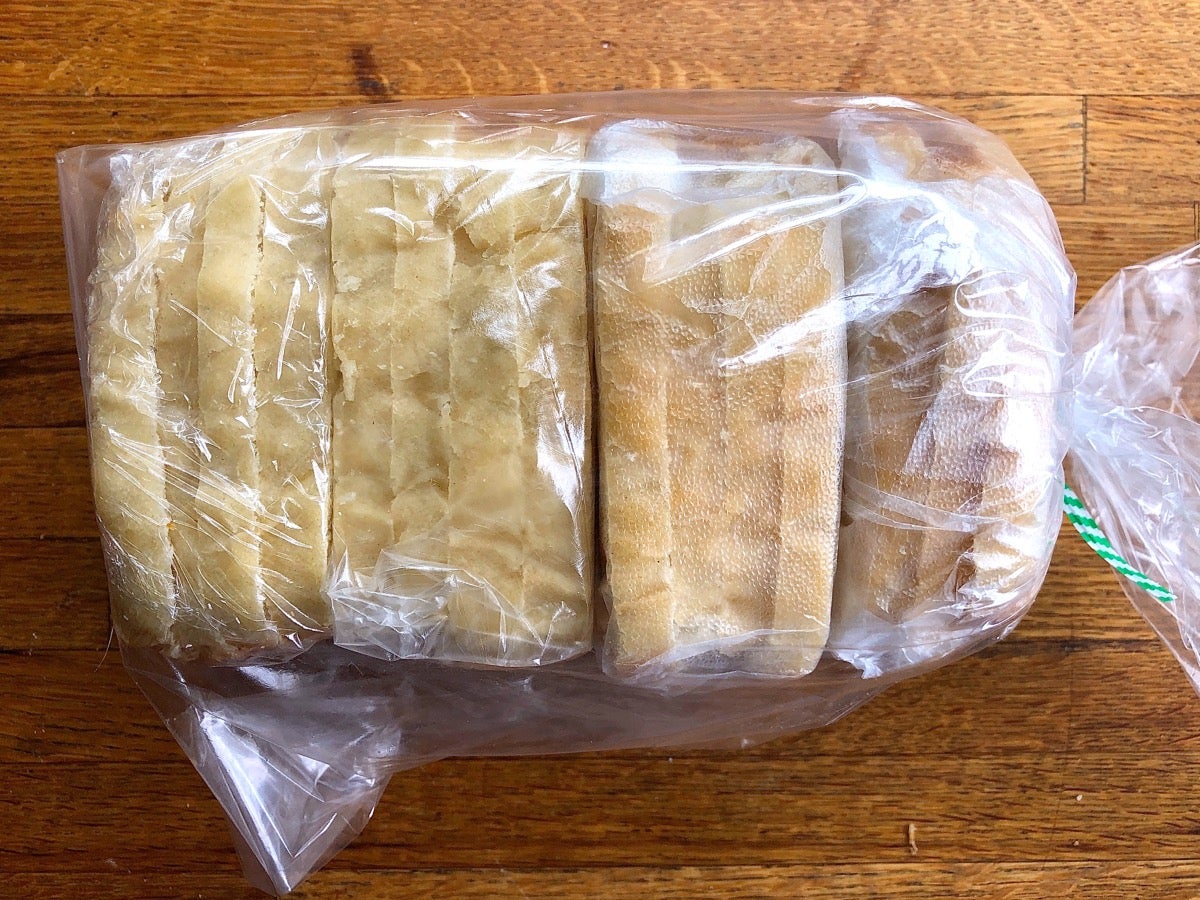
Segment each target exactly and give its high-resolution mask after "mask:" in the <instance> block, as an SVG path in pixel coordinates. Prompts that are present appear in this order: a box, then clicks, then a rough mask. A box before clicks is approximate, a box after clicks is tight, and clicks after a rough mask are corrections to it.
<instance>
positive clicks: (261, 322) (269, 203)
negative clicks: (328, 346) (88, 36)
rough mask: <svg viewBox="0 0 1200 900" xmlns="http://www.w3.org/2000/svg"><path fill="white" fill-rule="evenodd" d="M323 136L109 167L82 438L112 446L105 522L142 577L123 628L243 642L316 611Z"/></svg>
mask: <svg viewBox="0 0 1200 900" xmlns="http://www.w3.org/2000/svg"><path fill="white" fill-rule="evenodd" d="M318 140H319V138H318V137H317V136H316V135H314V134H309V133H304V132H295V131H293V132H286V131H285V132H281V133H278V134H275V135H271V136H269V137H253V138H242V139H238V140H234V139H229V140H224V141H223V140H220V139H205V140H199V141H196V142H193V143H191V144H189V145H188V146H187V148H186V152H178V151H177V152H175V153H173V154H171V155H167V154H162V155H158V154H149V155H148V156H146V157H143V158H141V159H139V160H137V161H136V162H134V163H132V164H130V165H129V166H128V167H127V168H126V169H125V171H124V172H122V173H120V174H119V175H118V177H117V178H116V179H115V180H114V185H113V190H112V191H111V193H110V199H109V202H108V204H107V216H106V218H107V223H108V224H107V226H106V227H105V229H104V230H103V233H102V235H101V237H100V240H99V246H98V257H99V259H100V260H102V261H103V264H102V265H100V266H98V267H97V270H96V276H95V278H94V279H93V291H94V296H95V297H96V304H95V309H96V311H97V313H98V316H97V317H96V318H93V319H92V320H91V321H90V322H89V331H88V333H89V338H90V343H89V346H90V348H92V352H91V353H90V355H89V359H90V360H91V361H93V364H92V365H91V366H90V369H91V373H92V374H91V379H90V382H89V400H90V404H89V406H90V410H91V412H90V416H91V423H92V429H91V430H92V433H93V435H98V436H100V437H101V439H102V440H105V441H106V442H107V441H111V442H112V446H113V447H114V450H113V451H111V452H105V451H104V450H103V449H98V452H97V453H96V456H95V459H96V468H97V471H98V473H99V474H98V477H97V491H96V493H97V502H98V507H99V508H100V510H101V517H102V522H104V524H105V533H106V535H107V538H108V539H109V540H112V541H114V542H115V543H116V544H118V545H120V544H121V543H122V542H123V541H132V542H133V546H132V547H131V549H130V551H129V552H130V553H131V554H136V555H137V558H138V559H140V560H142V561H143V562H142V564H141V565H140V566H137V567H131V566H125V567H123V568H124V570H125V571H126V572H128V573H129V577H130V578H131V579H132V580H133V581H134V582H135V584H136V586H131V588H130V589H129V590H128V591H125V590H122V591H120V592H114V597H113V603H114V623H115V624H116V626H117V628H118V632H119V633H120V634H121V635H122V637H123V639H125V640H126V641H127V642H128V643H130V644H132V645H135V646H138V645H150V646H157V647H161V648H163V649H166V650H168V651H169V652H172V653H175V654H178V655H180V656H182V657H203V658H209V659H235V658H245V657H246V656H249V655H253V654H255V653H258V652H260V651H264V650H270V649H271V648H272V647H274V646H275V645H276V644H278V643H279V642H280V641H283V640H286V641H290V642H291V643H292V644H294V645H295V646H300V645H301V644H302V643H303V642H304V641H305V640H306V638H307V637H308V636H309V635H312V634H314V633H321V632H322V631H323V630H324V629H326V628H327V627H328V613H327V612H326V611H325V608H326V606H327V604H326V603H325V601H324V600H323V599H322V598H321V582H322V580H323V578H324V570H325V560H326V545H327V539H326V527H325V520H326V511H327V507H328V490H327V475H326V474H325V473H326V471H327V463H326V462H325V459H326V455H327V443H328V427H327V424H326V423H327V419H328V413H327V401H326V389H325V371H324V359H323V350H322V347H323V344H324V334H325V324H324V316H325V314H326V309H327V306H328V299H329V295H328V289H327V285H326V283H325V281H327V278H323V276H322V272H327V270H328V264H327V263H325V264H324V265H323V264H322V256H321V249H320V248H321V247H323V246H324V245H325V243H326V239H325V238H324V236H323V235H324V230H325V225H326V217H325V215H324V214H323V213H322V212H321V211H320V210H319V206H318V208H316V209H314V207H313V204H314V200H315V198H318V197H319V195H320V190H319V188H318V187H317V186H316V185H315V184H314V180H315V179H316V178H318V177H319V176H317V175H314V174H313V172H314V166H313V159H314V147H315V146H316V142H317V141H318ZM318 171H319V169H318ZM134 241H136V242H137V243H136V246H134V245H133V242H134ZM131 250H132V251H133V252H130V251H131ZM101 317H103V318H101ZM118 320H122V321H124V322H127V323H136V330H133V331H125V329H123V328H122V327H120V326H118V325H117V321H118ZM117 340H127V341H136V342H137V346H138V348H139V352H138V353H136V354H134V353H132V352H131V349H132V348H129V347H120V348H112V347H110V345H111V344H112V342H114V341H117ZM131 361H136V362H137V363H138V370H137V371H136V372H135V371H133V370H131V369H130V367H129V364H130V362H131ZM135 376H136V379H135ZM114 378H120V379H121V380H122V381H123V383H124V384H125V385H126V390H127V393H126V396H125V399H124V400H123V401H121V400H120V399H119V398H116V397H113V396H112V387H113V380H114ZM260 386H262V387H260ZM129 387H133V388H134V390H129ZM264 388H265V390H264ZM260 394H261V397H260ZM260 419H261V424H260ZM94 440H95V438H94ZM114 466H117V467H119V469H120V472H119V473H118V472H114V471H113V467H114ZM150 504H153V506H154V508H155V509H157V510H158V514H157V515H155V516H153V517H152V516H150V515H148V514H147V511H148V508H149V507H148V505H150ZM134 510H137V511H138V512H137V523H136V524H133V523H131V524H129V525H127V524H125V523H124V521H123V520H124V519H125V518H128V517H129V516H130V514H131V513H133V512H134ZM110 523H112V524H111V525H110ZM151 523H152V524H153V534H151V533H149V532H150V528H149V527H148V526H149V525H150V524H151ZM139 531H141V532H146V533H144V534H139ZM151 554H152V555H151ZM137 568H140V569H141V571H140V572H138V573H136V574H135V573H134V569H137ZM122 583H124V582H122ZM151 614H152V615H153V617H154V620H153V622H152V623H151V622H150V621H148V617H149V616H150V615H151Z"/></svg>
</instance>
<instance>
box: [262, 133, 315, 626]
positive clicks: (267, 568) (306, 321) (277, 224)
mask: <svg viewBox="0 0 1200 900" xmlns="http://www.w3.org/2000/svg"><path fill="white" fill-rule="evenodd" d="M270 141H271V144H272V145H273V146H272V149H271V152H270V153H269V154H268V155H267V158H266V159H265V160H264V162H263V164H262V167H261V177H260V179H259V184H260V186H261V189H262V201H263V239H262V258H261V260H260V262H259V270H258V276H257V278H256V280H255V284H254V351H253V355H254V378H255V393H256V395H257V401H258V408H257V410H256V426H257V427H256V432H255V443H256V447H257V451H258V467H259V478H258V481H259V502H260V503H261V508H260V510H259V511H258V531H259V534H260V535H261V540H262V544H261V547H260V551H259V552H260V566H261V568H262V590H263V606H264V609H265V611H266V613H267V616H268V618H269V619H270V620H271V621H272V622H274V623H275V625H276V627H277V628H278V629H279V631H280V633H281V635H283V636H284V637H285V638H286V639H287V640H288V641H290V642H291V643H293V644H302V643H303V642H304V641H306V640H308V639H311V638H313V637H317V636H322V635H325V634H328V632H329V630H330V627H331V625H332V622H331V617H330V610H329V601H328V598H326V597H325V596H324V583H325V576H326V569H327V567H328V562H329V541H330V534H329V526H330V507H329V504H330V484H329V482H330V467H331V459H330V440H331V426H332V422H331V418H332V414H331V410H330V389H329V387H330V385H329V382H330V360H329V359H328V356H329V315H330V306H331V304H332V300H333V272H332V268H331V264H330V232H329V224H330V215H329V193H330V178H331V175H332V161H333V154H334V150H335V147H334V132H333V130H332V129H328V128H315V129H302V130H295V131H289V132H285V133H284V134H282V135H280V136H278V137H277V138H272V139H270Z"/></svg>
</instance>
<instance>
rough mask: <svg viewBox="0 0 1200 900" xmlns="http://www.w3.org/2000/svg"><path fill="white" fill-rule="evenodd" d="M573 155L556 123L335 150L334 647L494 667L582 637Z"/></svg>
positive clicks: (587, 493)
mask: <svg viewBox="0 0 1200 900" xmlns="http://www.w3.org/2000/svg"><path fill="white" fill-rule="evenodd" d="M582 146H583V145H582V141H581V139H580V137H579V136H577V135H573V134H572V133H571V132H570V131H569V130H553V129H549V128H544V127H518V128H491V127H487V126H480V125H470V124H467V123H461V122H455V120H454V118H453V117H451V116H431V117H425V118H419V119H418V118H415V117H414V118H412V119H409V120H405V119H398V120H392V121H389V122H384V123H379V124H375V125H370V126H365V127H362V128H359V129H356V130H354V131H352V132H351V133H350V134H349V135H348V136H347V138H346V144H345V147H344V149H343V152H344V155H345V160H346V162H345V164H344V165H343V166H341V167H340V168H339V169H338V171H337V172H336V173H335V175H334V189H333V193H334V200H333V208H334V213H333V223H334V224H333V246H334V251H333V252H334V257H335V260H334V266H335V270H336V271H337V277H338V294H337V298H336V300H335V303H334V318H335V326H334V350H335V354H336V357H337V361H338V365H339V367H340V370H341V373H342V379H341V385H342V386H341V390H340V391H339V392H338V394H337V395H336V396H335V398H334V420H335V421H334V439H335V448H334V457H335V459H337V460H339V461H341V462H342V464H341V467H340V469H339V470H338V474H337V475H336V476H335V488H334V509H333V516H334V524H333V532H334V554H335V563H336V564H337V565H338V566H339V567H340V571H339V572H338V574H337V575H336V576H335V579H334V582H333V584H332V586H331V596H332V598H333V605H334V614H335V616H336V617H337V635H338V641H339V642H340V643H342V644H343V645H346V646H353V647H356V648H358V649H360V650H361V651H363V652H368V653H379V654H384V655H389V656H397V657H414V656H429V657H437V658H441V659H461V660H465V661H473V662H485V663H491V664H496V665H533V664H540V663H549V662H555V661H557V660H561V659H565V658H568V657H571V656H575V655H578V654H579V653H582V652H586V651H587V650H588V649H589V648H590V646H591V629H592V619H591V585H590V582H591V549H590V542H591V537H590V535H591V528H592V525H591V518H592V513H591V508H592V501H591V484H592V475H591V457H590V450H589V448H588V427H589V425H588V409H587V407H588V403H589V399H590V384H589V381H590V379H589V358H588V350H587V335H586V323H587V314H586V306H585V295H586V290H585V281H584V279H585V274H586V268H585V265H584V259H583V256H584V241H583V212H582V201H581V200H580V197H579V189H578V184H579V177H580V175H579V171H578V163H579V159H580V157H581V154H582ZM363 210H365V211H366V214H360V212H361V211H363ZM389 444H390V446H391V448H392V449H391V452H390V454H389V453H387V452H381V451H382V449H383V448H386V447H387V446H388V445H389ZM343 553H344V554H345V555H344V557H342V556H341V554H343Z"/></svg>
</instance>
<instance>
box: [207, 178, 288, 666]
mask: <svg viewBox="0 0 1200 900" xmlns="http://www.w3.org/2000/svg"><path fill="white" fill-rule="evenodd" d="M263 202H264V201H263V193H262V188H261V186H260V183H259V181H258V180H257V179H256V178H254V177H253V176H252V175H251V174H249V172H248V171H246V170H239V171H237V172H236V173H235V174H233V175H232V176H231V177H230V178H229V179H228V180H226V179H224V178H219V179H214V180H213V182H212V183H211V185H210V193H209V199H208V207H207V210H206V211H205V214H204V219H205V224H204V239H203V248H204V249H203V256H202V260H201V263H200V270H199V272H198V273H197V276H196V315H197V317H198V321H199V327H198V329H197V347H198V360H199V362H198V366H197V373H198V379H197V383H198V390H197V402H198V405H199V424H200V429H201V431H202V433H203V435H204V444H203V450H204V453H205V457H206V458H205V459H204V461H203V464H202V466H201V468H200V471H199V473H198V474H199V482H198V484H197V487H196V497H195V503H196V522H197V528H198V531H199V536H198V547H199V551H198V552H199V556H200V557H201V559H202V560H203V571H204V578H205V586H204V590H203V591H202V593H201V594H200V595H199V597H197V598H196V599H197V600H198V601H199V602H200V604H201V609H200V610H198V611H196V610H193V611H192V612H198V613H199V615H200V618H201V621H204V622H206V623H207V624H208V625H209V626H210V627H211V628H213V630H215V631H216V633H217V634H218V635H219V636H220V638H221V639H222V640H226V641H228V642H229V643H231V644H233V645H247V646H257V645H264V646H269V645H270V644H271V643H273V642H274V640H275V634H274V632H275V629H274V627H273V625H272V623H270V622H269V621H268V619H267V612H266V609H265V608H264V606H263V576H262V568H261V558H262V557H261V544H262V537H261V534H260V532H259V529H258V510H259V506H260V497H259V486H260V483H261V481H260V476H259V457H258V447H257V443H256V430H257V427H256V426H257V420H258V394H257V392H256V390H255V377H254V343H255V326H254V285H255V282H256V280H257V277H258V271H259V266H260V264H261V260H262V235H263Z"/></svg>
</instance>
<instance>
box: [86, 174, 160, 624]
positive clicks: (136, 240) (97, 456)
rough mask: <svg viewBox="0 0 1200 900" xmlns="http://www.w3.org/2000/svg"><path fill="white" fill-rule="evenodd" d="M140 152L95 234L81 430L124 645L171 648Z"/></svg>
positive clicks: (147, 184) (151, 191)
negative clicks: (85, 398) (88, 453)
mask: <svg viewBox="0 0 1200 900" xmlns="http://www.w3.org/2000/svg"><path fill="white" fill-rule="evenodd" d="M158 162H159V158H158V156H157V155H156V154H147V155H146V156H145V157H142V158H140V159H139V160H138V161H137V162H136V163H134V164H133V165H132V166H130V167H128V168H127V169H126V170H125V171H124V172H122V173H118V176H117V178H116V180H115V181H114V184H113V189H112V192H111V193H110V194H109V197H108V200H107V201H106V203H105V208H104V220H103V223H102V225H101V228H100V232H99V234H98V242H97V264H96V270H95V273H94V275H93V276H92V280H91V287H92V290H91V296H90V299H89V303H88V312H87V337H88V349H87V389H88V426H89V429H88V431H89V440H90V443H91V458H92V482H93V487H94V490H95V496H96V514H97V516H98V518H99V520H100V527H101V536H102V538H103V541H104V548H105V559H106V561H107V565H108V575H109V584H110V589H111V595H112V596H111V602H112V618H113V625H114V627H115V628H116V631H117V635H118V636H119V637H120V638H121V640H122V641H124V642H126V643H128V644H131V645H135V646H147V645H152V646H154V645H156V646H163V647H169V646H170V645H171V643H172V635H171V626H172V623H173V621H174V617H175V606H176V593H175V584H174V580H173V578H172V575H171V541H170V536H169V526H170V522H171V510H170V507H169V505H168V503H167V496H166V479H165V467H164V459H163V448H162V444H161V442H160V440H159V434H158V424H159V417H160V408H161V405H162V399H163V398H162V388H161V385H160V382H159V376H158V351H157V346H156V342H155V335H156V322H157V319H158V288H157V284H156V279H155V277H154V274H153V273H152V272H150V271H147V270H145V269H144V268H142V267H141V266H140V262H141V261H142V260H143V259H144V258H145V255H146V254H147V253H152V252H153V250H152V249H151V248H152V247H153V244H154V241H155V239H156V235H157V234H158V233H159V230H160V229H161V228H162V227H163V223H164V208H163V207H164V204H163V198H162V184H161V182H158V181H155V180H154V179H153V178H152V177H150V174H151V173H152V172H153V170H154V167H155V165H156V163H158Z"/></svg>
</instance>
